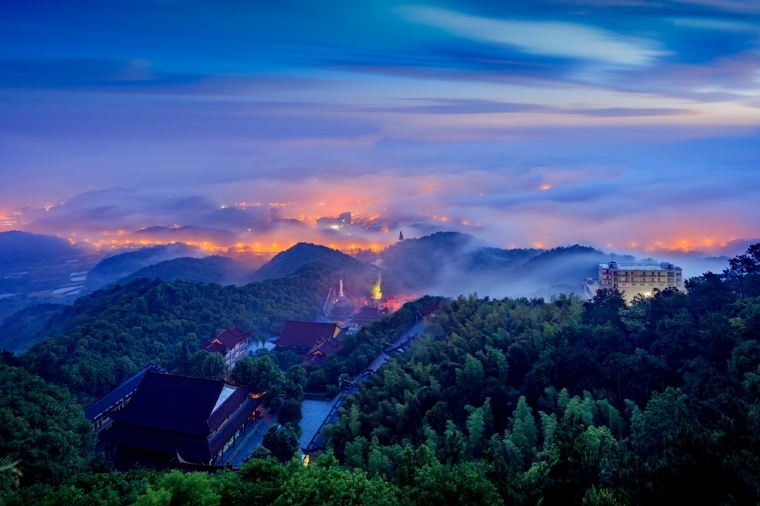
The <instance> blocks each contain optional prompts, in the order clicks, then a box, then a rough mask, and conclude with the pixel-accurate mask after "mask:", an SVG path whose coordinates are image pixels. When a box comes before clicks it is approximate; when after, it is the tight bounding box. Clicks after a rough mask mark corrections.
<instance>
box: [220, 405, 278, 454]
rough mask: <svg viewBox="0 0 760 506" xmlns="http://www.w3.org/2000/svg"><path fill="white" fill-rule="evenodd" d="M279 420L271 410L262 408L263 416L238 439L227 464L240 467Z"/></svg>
mask: <svg viewBox="0 0 760 506" xmlns="http://www.w3.org/2000/svg"><path fill="white" fill-rule="evenodd" d="M276 421H277V419H276V417H275V416H273V415H272V414H271V413H269V411H267V410H266V409H264V408H262V412H261V418H259V421H258V422H256V425H254V426H253V427H251V430H250V431H249V432H248V434H246V435H245V436H243V438H242V439H240V440H238V443H237V445H235V448H233V450H232V453H230V454H229V455H228V456H227V459H226V461H225V463H226V464H232V467H240V466H241V465H243V462H245V459H247V458H248V457H249V456H250V455H251V454H252V453H253V451H254V450H255V449H256V448H258V447H259V445H261V442H262V441H263V440H264V434H266V432H267V430H269V427H271V426H272V425H274V423H275V422H276Z"/></svg>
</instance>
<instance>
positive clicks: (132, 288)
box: [23, 267, 334, 400]
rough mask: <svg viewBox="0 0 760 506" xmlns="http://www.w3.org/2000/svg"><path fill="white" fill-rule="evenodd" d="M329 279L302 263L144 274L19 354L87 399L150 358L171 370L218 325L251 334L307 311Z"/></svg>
mask: <svg viewBox="0 0 760 506" xmlns="http://www.w3.org/2000/svg"><path fill="white" fill-rule="evenodd" d="M331 282H334V280H333V279H332V276H330V273H329V271H327V270H324V269H322V268H317V267H306V268H304V269H302V270H300V271H298V272H297V273H295V274H293V275H291V276H287V277H284V278H280V279H273V280H267V281H264V282H262V283H252V284H249V285H246V286H242V287H235V286H226V287H222V286H219V285H215V284H198V283H190V282H184V281H174V282H162V281H156V280H152V281H151V280H144V279H142V280H137V281H134V282H132V283H129V284H127V285H123V286H122V285H116V286H114V287H111V288H109V289H106V290H102V291H99V292H96V293H94V294H92V295H90V296H87V297H82V298H80V299H78V300H77V301H76V303H75V304H74V305H73V306H71V307H70V308H67V309H66V310H65V311H64V312H63V313H61V314H60V315H59V316H57V317H56V318H55V321H54V322H51V325H54V326H55V328H58V329H66V330H65V331H63V332H62V333H60V334H58V335H56V336H54V337H51V338H49V339H47V340H46V341H44V342H41V343H39V344H37V345H36V346H34V347H33V348H32V349H31V350H30V351H29V352H28V354H27V355H25V356H24V357H23V361H24V363H25V364H26V365H27V366H28V368H29V369H30V370H31V371H33V372H35V373H37V374H39V375H40V376H42V377H43V378H45V379H47V380H49V381H52V382H54V383H57V384H59V385H64V386H67V387H68V388H69V389H70V390H71V391H72V392H73V393H74V394H75V395H77V396H78V397H79V398H80V399H82V400H90V399H92V398H93V397H97V396H99V395H102V394H104V393H106V392H108V391H109V390H110V389H111V388H113V387H114V386H115V385H117V384H118V383H119V382H120V381H121V380H123V379H124V378H125V377H127V376H128V375H130V374H132V373H134V372H136V371H137V370H139V369H141V368H143V367H145V366H146V365H147V364H149V363H156V364H158V365H161V366H163V367H165V368H167V369H168V370H174V369H175V368H176V367H177V366H178V361H179V360H180V359H181V357H183V356H184V355H183V354H185V350H189V351H190V352H192V351H195V350H197V349H198V346H199V344H200V343H202V342H203V341H205V340H206V339H208V338H210V337H212V336H213V335H214V334H215V333H216V332H217V331H218V330H220V329H222V328H226V327H229V326H233V325H237V326H239V327H240V328H243V329H246V330H249V331H252V332H253V333H254V336H253V339H256V338H262V337H266V336H268V335H270V334H271V333H274V332H277V331H278V330H279V328H280V327H281V325H282V323H283V322H284V321H285V320H287V319H304V318H305V319H310V318H312V317H314V316H315V315H316V314H317V313H318V312H319V310H320V308H321V304H322V302H323V300H324V294H325V293H327V291H328V289H329V286H330V283H331Z"/></svg>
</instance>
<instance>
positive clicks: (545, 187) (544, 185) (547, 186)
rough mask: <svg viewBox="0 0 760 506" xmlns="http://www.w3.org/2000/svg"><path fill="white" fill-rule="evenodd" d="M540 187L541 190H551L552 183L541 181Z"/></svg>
mask: <svg viewBox="0 0 760 506" xmlns="http://www.w3.org/2000/svg"><path fill="white" fill-rule="evenodd" d="M538 189H539V190H541V191H542V192H545V191H547V190H551V189H552V185H550V184H549V183H541V184H540V185H538Z"/></svg>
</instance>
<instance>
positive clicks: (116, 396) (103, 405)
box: [84, 365, 162, 422]
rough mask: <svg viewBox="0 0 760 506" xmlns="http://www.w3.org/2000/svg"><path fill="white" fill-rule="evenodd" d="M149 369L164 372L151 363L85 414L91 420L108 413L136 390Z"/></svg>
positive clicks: (99, 400) (90, 407)
mask: <svg viewBox="0 0 760 506" xmlns="http://www.w3.org/2000/svg"><path fill="white" fill-rule="evenodd" d="M148 371H155V372H162V370H161V369H160V368H158V367H156V366H153V365H149V366H148V367H146V368H145V369H143V370H142V371H140V372H138V373H137V374H135V375H133V376H130V377H129V378H127V379H126V380H124V382H123V383H122V384H121V385H119V386H118V387H116V388H114V389H113V390H111V391H110V392H109V393H107V394H106V395H104V396H103V397H101V398H100V399H98V400H97V401H95V402H93V403H92V404H90V405H89V406H88V407H87V409H85V410H84V416H85V418H87V420H89V421H90V422H92V421H94V420H96V419H97V418H98V417H100V416H101V415H103V414H104V413H106V412H107V411H108V410H109V409H111V408H112V407H113V406H114V405H115V404H117V403H118V402H119V401H121V400H122V399H124V398H125V397H126V396H127V395H129V394H130V393H132V392H134V391H135V390H136V389H137V387H138V385H140V382H141V381H142V379H143V377H144V376H145V374H146V373H147V372H148Z"/></svg>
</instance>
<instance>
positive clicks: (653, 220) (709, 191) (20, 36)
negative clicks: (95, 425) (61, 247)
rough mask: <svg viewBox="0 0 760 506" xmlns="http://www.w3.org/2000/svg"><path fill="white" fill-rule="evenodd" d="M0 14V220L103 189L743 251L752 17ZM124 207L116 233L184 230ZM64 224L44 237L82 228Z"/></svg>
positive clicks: (733, 3)
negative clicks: (732, 244) (738, 243)
mask: <svg viewBox="0 0 760 506" xmlns="http://www.w3.org/2000/svg"><path fill="white" fill-rule="evenodd" d="M0 16H1V17H0V28H1V29H0V60H2V61H1V62H0V177H1V181H2V184H0V212H3V213H6V214H8V213H10V212H12V211H13V210H17V209H21V208H26V210H25V211H24V212H25V213H27V214H28V215H30V216H33V215H34V209H38V208H40V207H42V206H43V205H44V204H46V203H59V202H63V201H66V200H67V199H69V198H70V197H72V196H73V195H76V194H78V193H81V192H85V191H88V190H105V189H109V188H115V187H119V188H129V189H131V190H135V191H138V192H140V194H141V195H144V196H145V198H151V199H169V200H166V202H171V200H170V199H174V198H179V197H182V196H186V195H200V196H202V197H203V198H204V199H206V200H208V201H209V202H210V203H211V204H212V205H227V204H232V203H235V202H251V201H256V202H278V203H287V204H288V205H287V206H286V207H285V211H284V213H285V214H286V215H288V216H287V217H296V216H298V215H304V214H306V215H310V216H311V215H320V214H330V213H335V212H339V211H340V210H341V209H343V208H345V210H351V211H353V212H354V213H358V214H362V215H365V216H370V215H379V216H381V217H383V218H384V219H387V220H391V221H394V222H398V223H401V224H404V223H425V222H430V223H432V224H435V223H441V222H443V223H445V226H447V227H459V228H462V229H464V230H467V231H470V232H471V233H474V234H476V235H480V236H482V237H484V238H486V239H488V240H490V241H491V242H494V243H497V244H500V245H525V244H544V245H551V244H559V243H566V242H576V241H587V242H593V243H594V244H599V245H605V244H612V245H614V246H615V247H621V246H623V245H627V246H629V247H631V248H645V247H648V248H652V247H655V246H656V247H688V248H692V247H701V248H703V249H704V248H708V249H709V248H710V247H712V246H713V245H714V244H720V243H724V242H726V241H729V240H731V239H737V238H753V237H758V236H760V212H758V211H759V210H760V209H758V205H757V201H758V197H760V170H758V169H759V168H760V167H759V164H760V2H756V1H753V0H748V1H742V0H674V1H660V0H620V1H612V0H609V1H608V0H551V1H550V0H538V1H532V2H506V1H500V2H484V1H467V2H465V1H440V2H423V1H420V2H408V1H396V0H383V1H372V0H368V1H362V2H354V1H344V2H337V1H336V2H324V1H321V2H320V1H289V0H283V1H278V2H200V1H173V0H163V1H152V2H148V1H126V0H124V1H120V0H105V1H103V0H101V1H97V2H86V1H82V2H36V1H28V2H10V1H7V2H4V5H3V9H2V15H0ZM96 200H97V199H96ZM114 205H116V204H114ZM118 207H119V209H117V210H115V211H114V212H113V213H112V214H109V219H110V220H112V221H113V223H112V225H113V227H112V228H119V227H127V228H129V227H132V226H136V225H138V224H142V225H151V224H157V225H169V224H174V223H173V222H174V221H176V220H177V219H178V218H177V216H175V215H172V216H171V217H170V216H164V215H161V214H160V213H159V214H152V215H151V216H153V220H154V221H155V223H145V222H146V220H147V221H150V220H148V218H146V217H145V216H144V214H145V213H140V212H139V210H135V209H134V208H133V207H129V206H127V205H126V204H124V203H119V204H118ZM128 207H129V208H128ZM54 212H55V210H54ZM57 212H59V213H65V208H64V210H61V209H58V210H57ZM135 215H137V216H139V219H137V218H135ZM130 217H131V218H130ZM70 218H71V219H69V222H72V223H70V224H68V225H66V226H64V225H61V224H60V223H61V221H60V220H59V221H57V222H56V223H58V225H56V226H59V227H61V230H60V231H61V232H62V233H69V232H70V231H71V230H73V229H76V228H77V227H85V228H86V227H87V226H88V225H87V224H86V222H87V220H86V219H85V218H84V217H83V216H82V215H81V214H77V215H76V220H75V219H74V218H73V217H70ZM443 218H445V221H443ZM180 219H181V218H180ZM77 220H79V221H78V223H73V221H77ZM188 220H189V218H188ZM64 221H65V220H64ZM170 221H171V222H172V223H169V222H170ZM25 224H26V225H29V226H31V227H32V228H34V225H33V224H29V223H25ZM181 225H200V224H199V223H191V222H183V223H181ZM106 226H107V225H106V224H103V223H101V222H98V225H97V226H95V225H93V227H95V228H97V227H100V228H106ZM441 226H444V225H441ZM46 231H50V230H48V229H46ZM52 231H53V232H55V231H56V230H52ZM679 245H680V246H679ZM684 245H685V246H684Z"/></svg>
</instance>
